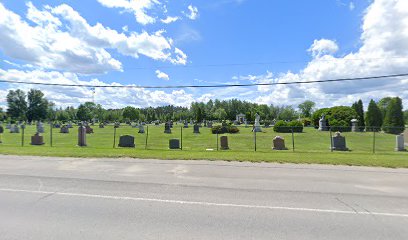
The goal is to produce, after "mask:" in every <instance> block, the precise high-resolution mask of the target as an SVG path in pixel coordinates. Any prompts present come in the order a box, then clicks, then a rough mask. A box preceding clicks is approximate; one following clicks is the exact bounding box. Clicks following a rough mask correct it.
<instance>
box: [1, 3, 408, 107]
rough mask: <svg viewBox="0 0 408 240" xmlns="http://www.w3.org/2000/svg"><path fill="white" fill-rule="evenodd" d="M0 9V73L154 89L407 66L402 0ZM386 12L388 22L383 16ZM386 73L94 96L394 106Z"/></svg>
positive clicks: (105, 100) (150, 101)
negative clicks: (346, 80)
mask: <svg viewBox="0 0 408 240" xmlns="http://www.w3.org/2000/svg"><path fill="white" fill-rule="evenodd" d="M0 4H1V5H0V7H2V8H1V9H0V10H1V11H2V12H3V14H2V15H3V17H0V30H2V31H1V32H2V34H3V35H2V36H1V37H2V38H1V39H0V60H1V61H0V70H1V72H0V77H2V78H3V79H12V80H17V79H25V80H27V81H33V82H38V81H44V82H49V81H56V82H61V81H62V82H67V83H68V82H75V83H90V82H91V83H96V84H108V85H109V84H122V85H129V84H135V85H155V86H156V85H157V86H159V85H180V84H183V85H189V84H203V85H206V84H214V83H248V82H253V83H259V82H284V81H296V80H301V81H311V80H319V79H329V78H336V77H355V76H356V77H361V76H372V75H377V74H395V73H401V72H403V71H404V70H405V72H408V70H406V67H405V68H404V64H405V63H406V61H407V60H408V59H404V52H407V51H408V46H407V44H404V43H403V42H404V41H405V42H406V41H407V40H408V34H406V32H408V26H407V23H406V21H405V20H406V19H407V16H408V13H407V12H406V11H404V10H403V9H402V8H403V7H404V5H405V3H404V1H403V0H388V1H387V0H375V1H346V0H313V1H300V0H296V1H295V0H285V1H284V0H281V1H267V0H257V1H255V0H219V1H208V0H207V1H204V0H195V1H191V0H190V1H185V0H180V1H167V0H117V1H113V0H87V1H55V0H54V1H50V0H48V1H37V0H32V1H13V0H3V1H0ZM401 9H402V10H401ZM380 10H381V11H380ZM390 13H391V14H390ZM0 14H1V13H0ZM389 15H391V16H393V19H387V16H389ZM4 16H6V17H4ZM171 19H172V20H175V21H174V22H171V21H170V20H171ZM165 20H169V21H168V22H167V23H164V21H165ZM379 20H380V22H379V23H380V24H378V22H376V21H379ZM398 23H400V24H398ZM394 24H395V26H397V28H393V26H394ZM379 25H381V26H379ZM10 29H11V30H10ZM15 29H17V30H15ZM390 29H391V30H392V31H394V32H390ZM382 33H390V35H391V36H388V37H387V36H386V34H385V35H383V34H382ZM132 36H135V37H134V38H132ZM135 42H136V44H135ZM399 43H400V44H399ZM405 56H406V55H405ZM384 62H385V63H386V64H384ZM405 66H406V65H405ZM397 80H398V81H392V82H391V81H389V80H383V81H380V82H379V81H376V82H373V81H366V82H364V83H361V85H356V84H339V85H336V86H320V85H317V84H313V85H310V86H306V85H304V86H294V87H283V86H282V87H263V88H261V87H252V88H228V89H185V90H177V89H175V90H166V91H162V90H146V89H138V90H120V91H117V90H112V89H107V90H98V91H97V93H96V96H95V99H96V101H97V102H98V103H101V104H103V105H104V106H106V107H122V106H126V105H134V106H138V107H145V106H158V105H165V104H176V105H183V106H188V105H189V104H190V103H191V101H207V100H208V99H215V98H220V99H228V98H234V97H235V98H239V99H242V100H248V101H254V102H259V103H266V104H277V105H279V104H289V105H297V104H298V103H300V102H301V101H304V100H306V99H311V100H314V101H316V102H317V103H318V106H319V107H323V106H330V105H333V104H338V105H339V104H350V103H352V102H353V101H356V100H358V99H359V98H363V100H364V101H365V102H368V101H369V99H370V98H374V99H378V98H380V97H383V96H388V95H392V96H394V95H398V96H401V97H402V98H404V103H406V100H407V99H408V97H407V96H408V93H407V89H406V88H405V87H400V86H406V79H397ZM16 87H20V88H23V89H28V88H29V86H17V85H15V84H14V85H4V84H3V85H2V86H0V89H1V90H0V95H1V96H2V99H3V100H1V101H2V103H1V104H2V105H4V98H5V94H6V92H7V90H8V89H11V88H16ZM356 89H358V91H356ZM42 90H43V91H44V92H45V93H46V95H47V97H48V98H50V99H51V100H53V101H55V102H56V103H57V105H63V106H65V105H77V104H79V103H81V102H84V101H89V100H91V99H92V92H91V91H90V90H89V89H81V88H75V89H68V88H51V87H44V89H42ZM333 90H336V91H333Z"/></svg>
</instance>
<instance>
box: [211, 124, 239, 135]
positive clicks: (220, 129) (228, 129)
mask: <svg viewBox="0 0 408 240" xmlns="http://www.w3.org/2000/svg"><path fill="white" fill-rule="evenodd" d="M211 132H212V134H217V133H218V134H224V133H239V128H238V127H236V126H231V125H228V126H213V127H212V128H211Z"/></svg>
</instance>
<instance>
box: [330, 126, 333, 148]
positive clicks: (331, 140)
mask: <svg viewBox="0 0 408 240" xmlns="http://www.w3.org/2000/svg"><path fill="white" fill-rule="evenodd" d="M329 131H330V151H331V152H333V138H332V129H331V127H329Z"/></svg>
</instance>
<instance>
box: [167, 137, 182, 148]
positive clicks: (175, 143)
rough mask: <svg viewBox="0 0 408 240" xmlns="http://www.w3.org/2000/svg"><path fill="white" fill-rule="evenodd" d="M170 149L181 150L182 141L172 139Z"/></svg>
mask: <svg viewBox="0 0 408 240" xmlns="http://www.w3.org/2000/svg"><path fill="white" fill-rule="evenodd" d="M169 148H170V149H180V140H178V139H170V140H169Z"/></svg>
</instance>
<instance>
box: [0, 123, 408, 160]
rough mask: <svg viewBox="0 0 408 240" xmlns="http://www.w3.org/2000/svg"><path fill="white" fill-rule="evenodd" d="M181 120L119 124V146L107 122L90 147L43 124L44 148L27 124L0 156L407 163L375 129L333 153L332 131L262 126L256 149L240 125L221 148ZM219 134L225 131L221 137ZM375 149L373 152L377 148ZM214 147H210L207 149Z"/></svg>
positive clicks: (6, 140)
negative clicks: (282, 147)
mask: <svg viewBox="0 0 408 240" xmlns="http://www.w3.org/2000/svg"><path fill="white" fill-rule="evenodd" d="M181 126H182V125H181V124H179V125H174V128H173V129H172V134H164V133H163V131H164V126H163V125H161V126H152V125H150V126H148V127H146V128H145V130H146V131H147V130H148V131H149V134H148V139H147V146H146V145H145V144H146V137H147V134H138V133H137V132H138V129H137V128H131V127H129V126H123V125H122V126H121V127H120V128H118V129H117V133H116V135H117V137H116V144H115V145H116V148H113V143H114V134H113V133H114V129H113V126H107V127H106V128H104V129H100V128H98V127H97V126H95V127H94V132H95V133H94V134H89V135H87V143H88V147H83V148H80V147H77V146H76V144H77V127H75V128H73V129H70V133H69V134H61V133H59V129H55V128H54V129H53V134H52V139H53V140H52V142H53V144H52V145H53V146H52V147H51V146H50V128H49V126H47V125H45V131H46V132H45V133H44V134H43V136H44V141H45V145H43V146H31V145H30V142H31V139H30V138H31V136H32V135H33V134H34V133H35V126H27V129H25V134H24V146H23V147H22V146H21V142H22V141H21V140H22V134H21V133H20V134H10V133H9V131H8V130H5V133H4V134H3V135H2V141H3V143H2V144H0V154H10V155H40V156H61V157H115V158H116V157H135V158H154V159H186V160H190V159H206V160H228V161H251V162H281V163H289V162H290V163H319V164H341V165H358V166H382V167H408V153H407V152H394V147H395V135H390V134H384V133H376V134H375V144H374V135H373V133H344V134H343V135H344V136H345V137H346V141H347V147H348V148H349V149H350V150H351V151H349V152H330V133H329V132H319V131H317V130H315V129H313V128H305V130H304V133H295V134H294V143H295V149H293V142H292V134H287V133H283V134H282V133H275V132H274V131H273V129H272V128H264V129H263V131H264V132H262V133H257V141H256V142H257V146H256V147H257V151H256V152H255V144H254V134H253V133H252V132H251V128H245V127H240V133H238V134H225V135H226V136H228V140H229V147H230V150H227V151H217V135H215V134H211V132H210V129H208V128H201V129H200V131H201V134H193V128H192V126H190V127H189V128H187V129H181ZM181 130H183V138H182V140H183V150H182V151H180V150H168V142H169V139H172V138H178V139H180V137H181ZM125 134H130V135H134V136H135V141H136V148H135V149H124V148H118V147H117V144H118V142H119V136H120V135H125ZM277 135H279V136H282V137H284V138H285V142H286V147H287V148H288V151H273V150H272V139H273V138H274V137H275V136H277ZM220 136H221V135H220ZM374 147H375V154H373V148H374ZM209 149H212V150H209Z"/></svg>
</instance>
